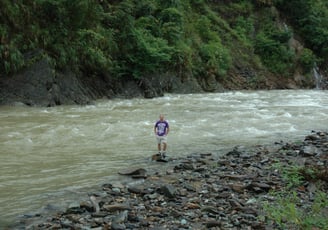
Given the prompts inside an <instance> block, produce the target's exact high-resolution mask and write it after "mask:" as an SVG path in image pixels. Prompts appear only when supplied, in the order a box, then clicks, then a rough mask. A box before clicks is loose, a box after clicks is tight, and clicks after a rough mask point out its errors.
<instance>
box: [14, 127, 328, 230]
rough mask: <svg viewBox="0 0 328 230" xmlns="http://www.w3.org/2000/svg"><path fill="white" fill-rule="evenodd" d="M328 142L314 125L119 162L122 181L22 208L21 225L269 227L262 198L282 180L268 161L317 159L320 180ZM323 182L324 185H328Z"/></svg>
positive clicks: (307, 187) (309, 162)
mask: <svg viewBox="0 0 328 230" xmlns="http://www.w3.org/2000/svg"><path fill="white" fill-rule="evenodd" d="M327 143H328V134H327V133H326V132H313V133H311V134H310V135H308V136H306V137H305V139H304V141H303V142H302V143H299V144H295V143H284V142H283V141H281V142H277V143H274V144H272V145H271V146H254V147H253V148H251V147H249V148H245V147H244V146H236V147H235V148H233V149H232V150H231V151H228V152H227V153H226V154H222V155H219V156H216V155H215V154H213V153H194V154H191V155H188V156H186V157H181V158H175V159H174V160H173V159H172V160H169V161H168V162H167V163H165V164H162V163H157V162H155V161H152V164H157V165H156V170H155V171H152V170H151V169H148V168H147V169H146V168H139V167H136V168H131V169H124V170H121V171H120V172H119V174H120V175H122V176H123V177H126V178H127V181H124V179H123V180H121V181H115V182H111V183H106V184H104V185H103V186H102V187H101V188H100V189H99V190H100V191H96V192H93V193H91V194H92V195H89V197H86V198H85V201H82V202H79V203H78V202H72V203H71V205H70V206H69V207H68V208H67V209H66V210H65V211H58V213H56V214H55V215H50V214H49V216H47V213H42V215H33V216H26V217H25V219H23V220H21V221H20V223H21V224H20V227H21V229H25V227H26V226H28V227H29V229H177V230H180V229H230V230H239V229H261V230H262V229H276V225H275V224H274V223H273V222H266V221H265V220H263V218H262V219H261V218H259V217H260V215H261V214H262V211H263V207H262V206H261V205H262V203H261V202H263V201H266V202H268V203H270V202H274V201H275V197H274V196H271V195H270V194H271V193H270V192H271V191H281V190H282V189H284V187H285V186H286V184H285V181H284V178H283V175H282V172H281V170H279V169H273V168H272V165H274V164H280V165H285V166H290V165H292V164H293V165H294V164H296V165H298V166H306V167H307V168H308V169H311V168H312V167H316V169H319V170H318V172H320V175H319V174H318V175H317V177H318V178H319V179H320V180H321V181H320V184H321V185H326V183H327V181H328V176H327V175H328V170H327V165H328V162H327V161H328V149H327V148H328V144H327ZM161 167H162V168H161ZM133 177H136V178H142V179H141V180H135V179H131V178H133ZM310 179H311V178H309V180H308V181H307V182H304V183H303V184H301V185H300V186H299V187H298V189H297V190H296V192H297V196H298V197H299V198H300V199H302V206H304V207H309V206H311V204H312V203H311V202H313V200H314V194H315V192H316V191H317V189H318V187H317V186H316V184H315V181H311V180H310ZM131 180H133V182H131ZM322 187H323V188H325V189H326V190H325V192H326V193H327V192H328V191H327V187H328V186H322ZM327 212H328V210H327ZM17 229H19V227H17Z"/></svg>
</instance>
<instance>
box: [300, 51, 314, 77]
mask: <svg viewBox="0 0 328 230" xmlns="http://www.w3.org/2000/svg"><path fill="white" fill-rule="evenodd" d="M299 62H300V64H301V66H302V67H303V68H304V70H305V71H306V72H310V71H311V70H312V69H313V67H314V66H315V64H316V63H317V62H318V60H317V58H316V56H315V54H314V53H313V51H312V50H310V49H308V48H304V49H303V50H302V53H301V55H300V57H299Z"/></svg>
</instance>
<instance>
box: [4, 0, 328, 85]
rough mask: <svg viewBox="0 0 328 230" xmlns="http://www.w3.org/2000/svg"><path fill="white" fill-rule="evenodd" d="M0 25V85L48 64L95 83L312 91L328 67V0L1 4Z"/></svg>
mask: <svg viewBox="0 0 328 230" xmlns="http://www.w3.org/2000/svg"><path fill="white" fill-rule="evenodd" d="M0 20H1V25H0V40H1V46H0V55H1V62H0V78H3V77H10V76H13V75H15V74H16V73H17V72H19V71H21V70H23V69H25V68H27V67H29V66H31V65H33V64H34V63H35V62H38V61H39V60H43V59H46V60H48V61H49V63H50V64H51V66H52V67H53V68H54V69H55V70H56V71H66V70H68V69H69V70H70V71H72V72H75V73H79V74H80V75H81V74H82V75H83V76H87V77H90V78H99V77H103V76H104V75H106V76H110V77H111V79H116V80H117V81H122V80H123V81H125V80H138V79H144V78H147V77H149V76H159V75H163V74H164V75H165V74H166V75H167V74H169V75H173V76H175V77H177V78H179V79H180V80H181V81H182V82H183V81H186V80H188V79H191V78H192V79H196V80H197V82H198V83H199V84H200V86H201V88H202V89H203V90H205V91H215V90H217V89H218V84H220V85H221V86H223V87H224V88H227V89H240V88H255V89H256V88H270V87H271V88H277V87H278V88H279V87H280V88H284V86H282V85H279V84H277V83H276V84H274V83H271V82H282V84H284V83H286V84H287V82H288V81H291V82H294V83H295V84H296V85H297V86H298V87H300V88H307V87H309V88H311V87H313V68H314V67H318V68H319V69H320V70H321V73H323V74H327V68H328V67H327V66H328V2H327V1H325V0H221V1H219V0H122V1H118V0H34V1H33V0H25V1H24V0H16V1H11V0H2V1H0ZM325 71H326V72H325ZM277 79H278V80H277ZM168 90H170V89H168Z"/></svg>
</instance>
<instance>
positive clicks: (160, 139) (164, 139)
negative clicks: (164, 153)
mask: <svg viewBox="0 0 328 230" xmlns="http://www.w3.org/2000/svg"><path fill="white" fill-rule="evenodd" d="M156 139H157V144H161V143H166V142H167V137H166V136H156Z"/></svg>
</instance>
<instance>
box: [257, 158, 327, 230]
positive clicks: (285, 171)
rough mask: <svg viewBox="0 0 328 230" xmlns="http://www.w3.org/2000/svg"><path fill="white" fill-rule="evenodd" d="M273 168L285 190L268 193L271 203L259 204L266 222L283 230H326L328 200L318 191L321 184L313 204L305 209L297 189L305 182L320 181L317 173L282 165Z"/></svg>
mask: <svg viewBox="0 0 328 230" xmlns="http://www.w3.org/2000/svg"><path fill="white" fill-rule="evenodd" d="M273 168H274V169H276V170H278V171H279V172H280V174H281V175H282V177H283V179H284V180H285V182H286V184H287V186H286V188H285V189H283V190H281V191H271V196H272V197H273V199H274V201H271V202H268V201H264V202H263V203H262V205H263V209H264V212H265V213H264V215H265V218H266V219H267V221H269V220H271V221H274V223H276V224H277V225H278V226H279V228H282V229H290V228H294V227H297V229H317V228H319V229H324V227H325V226H328V220H327V218H326V216H325V209H326V207H328V196H327V194H326V193H325V192H322V191H320V184H318V185H317V190H316V191H315V193H314V194H313V195H314V200H312V202H311V203H309V205H308V206H304V202H303V201H302V196H300V195H299V193H298V189H299V188H300V187H301V186H302V184H303V183H304V182H305V180H307V179H310V180H311V181H317V180H320V179H321V178H320V176H321V174H320V173H319V172H320V169H319V170H317V169H314V168H306V167H298V166H295V165H283V164H282V163H281V162H277V163H275V164H274V165H273ZM301 207H302V208H301Z"/></svg>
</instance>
